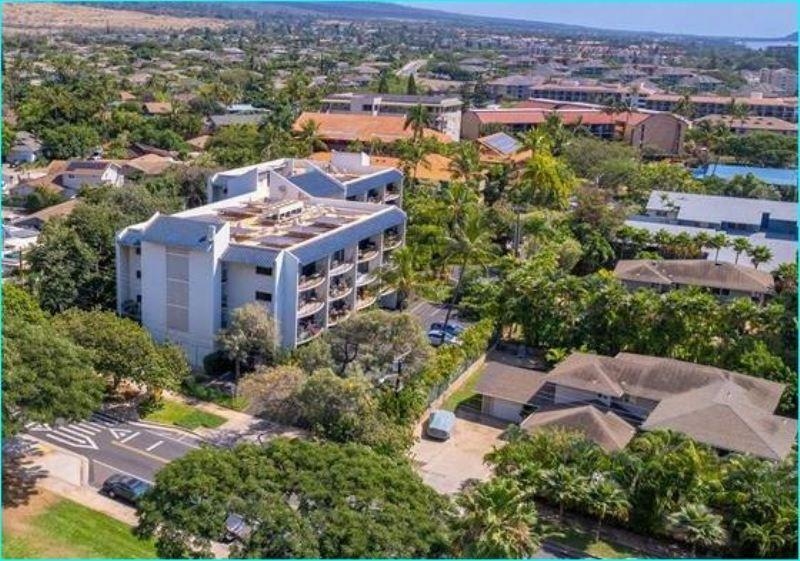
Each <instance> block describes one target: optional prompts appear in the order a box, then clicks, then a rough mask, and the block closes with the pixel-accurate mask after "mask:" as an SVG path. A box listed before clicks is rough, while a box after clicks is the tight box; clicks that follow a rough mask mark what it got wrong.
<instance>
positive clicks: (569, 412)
mask: <svg viewBox="0 0 800 561" xmlns="http://www.w3.org/2000/svg"><path fill="white" fill-rule="evenodd" d="M519 426H520V428H522V429H524V430H526V431H528V432H534V431H537V430H541V429H545V428H562V429H567V430H577V431H580V432H582V433H584V434H585V435H586V437H587V438H588V439H589V440H591V441H592V442H595V443H596V444H597V445H598V446H600V447H601V448H602V449H603V450H605V451H606V452H616V451H617V450H622V449H623V448H625V446H627V445H628V442H630V441H631V439H632V438H633V437H634V436H635V435H636V429H635V428H633V426H632V425H630V424H628V423H627V422H625V421H624V420H623V419H622V418H621V417H619V416H617V415H616V414H614V413H612V412H611V411H607V412H605V413H603V412H601V411H600V410H599V409H597V408H596V407H595V406H593V405H581V406H577V407H566V408H558V409H551V410H539V411H537V412H536V413H533V414H532V415H529V416H528V417H527V418H526V419H525V420H524V421H522V423H520V425H519Z"/></svg>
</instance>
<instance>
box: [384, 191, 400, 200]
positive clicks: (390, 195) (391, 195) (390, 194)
mask: <svg viewBox="0 0 800 561" xmlns="http://www.w3.org/2000/svg"><path fill="white" fill-rule="evenodd" d="M399 198H400V191H388V190H387V191H386V195H385V196H384V197H383V200H384V202H389V201H394V200H397V199H399Z"/></svg>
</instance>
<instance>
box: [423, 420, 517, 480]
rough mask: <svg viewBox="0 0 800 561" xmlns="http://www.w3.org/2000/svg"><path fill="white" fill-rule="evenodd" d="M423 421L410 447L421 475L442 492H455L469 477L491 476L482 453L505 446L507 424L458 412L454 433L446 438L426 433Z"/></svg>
mask: <svg viewBox="0 0 800 561" xmlns="http://www.w3.org/2000/svg"><path fill="white" fill-rule="evenodd" d="M423 430H424V425H422V426H421V427H420V428H419V429H418V431H419V432H418V433H417V434H416V436H419V437H420V439H419V440H418V441H417V443H416V444H415V445H414V447H413V448H412V450H411V454H412V460H413V462H414V465H415V466H416V468H417V471H418V472H419V474H420V475H421V476H422V479H423V480H424V481H425V483H427V484H428V485H430V486H431V487H433V488H434V489H436V490H437V491H439V492H440V493H448V494H450V493H456V492H458V491H459V490H460V489H461V485H462V484H463V483H464V482H465V481H467V480H468V479H481V480H485V479H488V478H489V476H490V475H491V470H490V469H489V467H488V466H487V465H486V464H484V463H483V457H484V456H485V455H486V453H487V452H490V451H491V450H492V448H494V447H495V446H502V445H503V444H504V441H503V440H502V439H501V435H502V434H503V432H504V430H505V425H499V424H487V423H486V422H485V421H483V422H477V421H475V420H471V419H469V418H466V417H465V416H463V415H459V416H458V418H457V419H456V424H455V429H454V430H453V436H451V437H450V439H449V440H447V441H445V442H440V441H437V440H432V439H429V438H427V437H425V436H424V435H422V431H423Z"/></svg>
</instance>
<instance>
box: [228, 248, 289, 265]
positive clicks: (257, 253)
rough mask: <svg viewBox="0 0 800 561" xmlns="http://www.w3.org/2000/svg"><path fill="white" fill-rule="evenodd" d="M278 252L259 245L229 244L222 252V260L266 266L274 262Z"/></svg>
mask: <svg viewBox="0 0 800 561" xmlns="http://www.w3.org/2000/svg"><path fill="white" fill-rule="evenodd" d="M279 253H280V252H278V251H273V250H269V249H266V248H261V247H247V246H243V245H234V244H231V245H230V246H228V249H226V250H225V253H223V254H222V260H223V261H226V262H228V263H244V264H246V265H258V266H262V267H268V266H270V265H273V264H274V263H275V260H276V259H277V257H278V254H279Z"/></svg>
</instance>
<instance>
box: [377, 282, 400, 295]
mask: <svg viewBox="0 0 800 561" xmlns="http://www.w3.org/2000/svg"><path fill="white" fill-rule="evenodd" d="M396 290H397V287H395V286H392V285H390V284H387V285H384V286H382V287H381V292H380V295H381V296H388V295H389V294H392V293H393V292H395V291H396Z"/></svg>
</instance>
